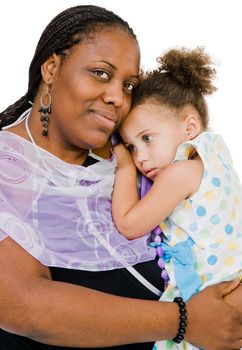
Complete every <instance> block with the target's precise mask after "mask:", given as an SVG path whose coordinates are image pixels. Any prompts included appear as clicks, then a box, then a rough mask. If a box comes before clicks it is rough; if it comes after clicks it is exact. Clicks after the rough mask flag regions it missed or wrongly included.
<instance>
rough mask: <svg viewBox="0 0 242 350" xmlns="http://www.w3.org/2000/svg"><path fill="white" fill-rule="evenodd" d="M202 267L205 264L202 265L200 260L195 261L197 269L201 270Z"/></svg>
mask: <svg viewBox="0 0 242 350" xmlns="http://www.w3.org/2000/svg"><path fill="white" fill-rule="evenodd" d="M202 267H203V265H202V264H201V263H199V262H198V261H196V262H195V264H194V269H195V270H196V271H199V270H201V268H202Z"/></svg>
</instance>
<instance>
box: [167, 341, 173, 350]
mask: <svg viewBox="0 0 242 350" xmlns="http://www.w3.org/2000/svg"><path fill="white" fill-rule="evenodd" d="M173 344H174V342H173V341H172V340H167V341H166V346H167V349H171V348H172V347H173Z"/></svg>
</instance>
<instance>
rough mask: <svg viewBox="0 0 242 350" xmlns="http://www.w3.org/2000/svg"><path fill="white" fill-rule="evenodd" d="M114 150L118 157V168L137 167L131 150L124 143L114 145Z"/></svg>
mask: <svg viewBox="0 0 242 350" xmlns="http://www.w3.org/2000/svg"><path fill="white" fill-rule="evenodd" d="M113 152H114V154H115V155H116V157H117V168H118V169H120V168H123V167H127V166H130V167H132V168H135V164H134V162H133V159H132V157H131V154H130V152H129V151H128V150H127V148H126V147H125V146H124V145H123V144H122V143H119V144H118V145H116V146H114V148H113Z"/></svg>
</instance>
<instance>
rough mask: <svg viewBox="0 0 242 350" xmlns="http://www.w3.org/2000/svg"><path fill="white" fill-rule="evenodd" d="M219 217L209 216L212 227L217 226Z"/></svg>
mask: <svg viewBox="0 0 242 350" xmlns="http://www.w3.org/2000/svg"><path fill="white" fill-rule="evenodd" d="M220 220H221V219H220V216H219V215H213V216H211V218H210V222H211V223H212V224H213V225H217V224H219V223H220Z"/></svg>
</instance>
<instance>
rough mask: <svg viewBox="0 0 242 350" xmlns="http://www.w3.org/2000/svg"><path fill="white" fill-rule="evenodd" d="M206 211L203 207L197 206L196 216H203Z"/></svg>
mask: <svg viewBox="0 0 242 350" xmlns="http://www.w3.org/2000/svg"><path fill="white" fill-rule="evenodd" d="M206 213H207V211H206V209H205V208H204V207H198V208H197V210H196V214H197V215H198V216H204V215H206Z"/></svg>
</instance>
